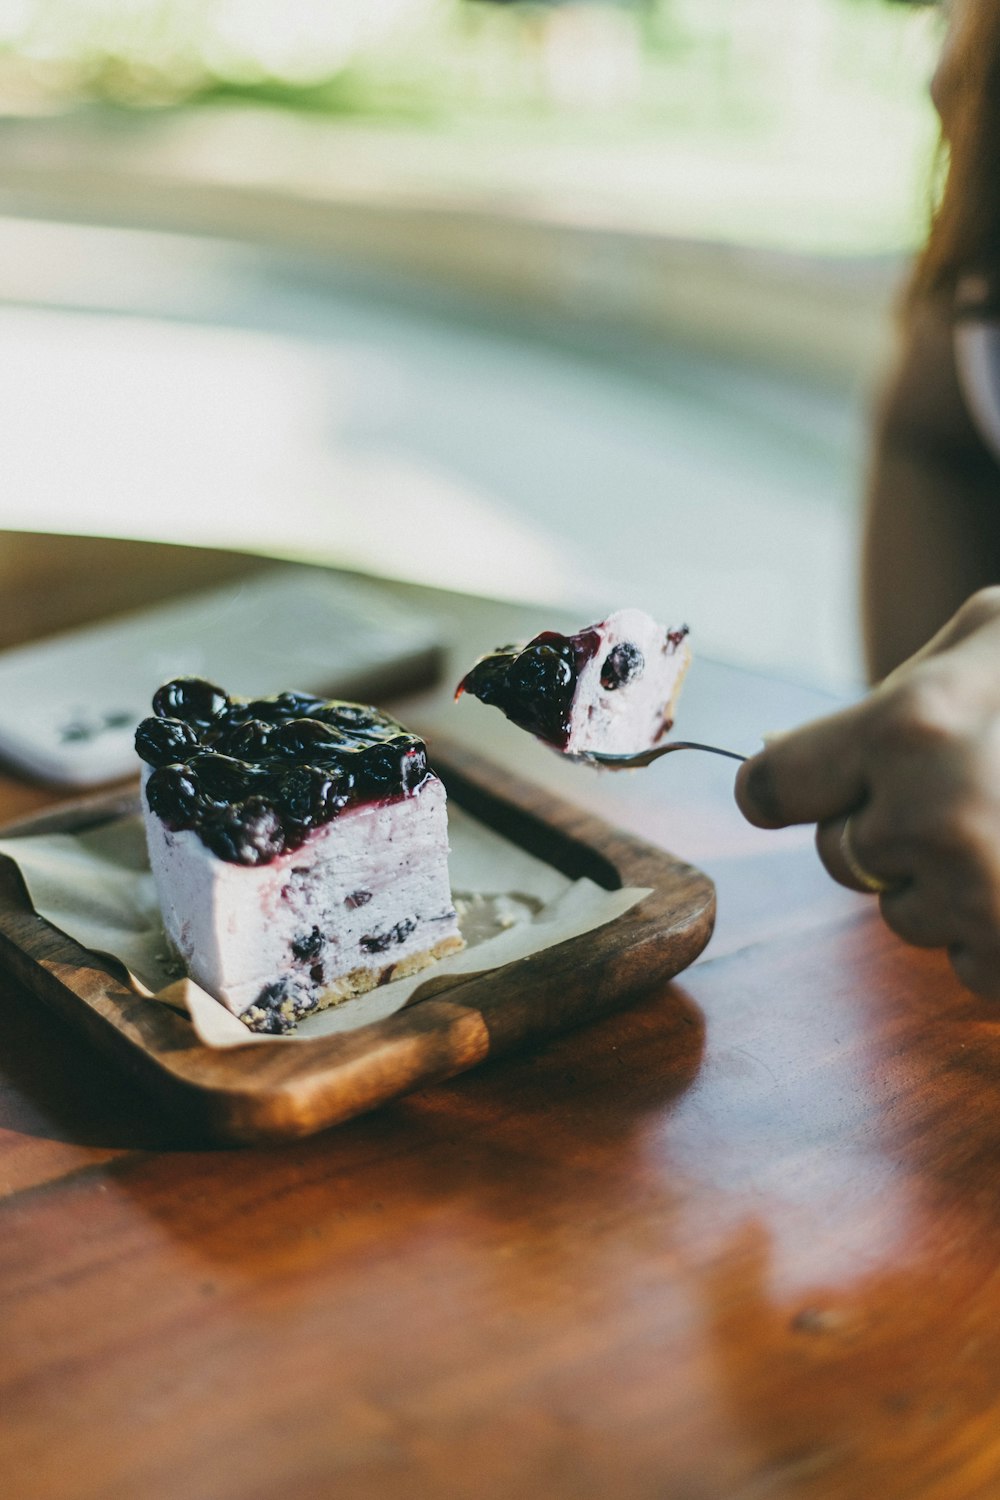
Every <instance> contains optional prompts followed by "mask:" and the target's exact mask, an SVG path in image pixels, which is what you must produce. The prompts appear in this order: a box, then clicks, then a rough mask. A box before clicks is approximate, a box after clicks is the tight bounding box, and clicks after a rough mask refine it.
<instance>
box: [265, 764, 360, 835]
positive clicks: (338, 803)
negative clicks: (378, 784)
mask: <svg viewBox="0 0 1000 1500" xmlns="http://www.w3.org/2000/svg"><path fill="white" fill-rule="evenodd" d="M272 786H273V795H274V799H275V802H276V804H277V806H278V807H279V809H280V810H281V814H282V816H283V818H284V820H285V822H286V823H287V824H288V825H290V827H291V828H292V829H294V830H305V829H309V828H318V827H320V826H321V825H322V824H323V823H329V821H330V819H331V818H333V817H336V815H337V813H338V812H340V811H341V809H342V808H344V807H346V806H347V804H348V802H349V801H350V798H351V792H352V790H353V787H354V777H353V776H352V775H351V773H350V771H342V770H337V769H328V768H324V767H322V766H294V767H292V769H291V770H289V771H285V772H284V774H283V775H279V776H277V777H275V778H274V779H273V780H272Z"/></svg>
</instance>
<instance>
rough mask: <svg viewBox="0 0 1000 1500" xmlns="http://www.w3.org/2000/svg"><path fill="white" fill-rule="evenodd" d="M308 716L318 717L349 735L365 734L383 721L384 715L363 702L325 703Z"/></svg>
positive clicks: (377, 727) (378, 726)
mask: <svg viewBox="0 0 1000 1500" xmlns="http://www.w3.org/2000/svg"><path fill="white" fill-rule="evenodd" d="M310 718H313V719H320V720H322V722H323V723H324V724H331V725H332V726H333V728H334V729H340V730H342V731H344V733H346V734H350V735H355V734H360V735H367V734H369V733H370V732H371V731H372V730H373V729H374V730H377V729H379V728H380V727H381V726H382V725H383V724H384V723H385V715H384V714H380V713H379V711H378V709H377V708H371V707H370V706H369V705H368V704H365V703H338V702H331V703H325V704H324V705H323V707H322V708H319V709H316V710H315V712H313V713H312V714H310Z"/></svg>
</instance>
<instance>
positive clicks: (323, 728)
mask: <svg viewBox="0 0 1000 1500" xmlns="http://www.w3.org/2000/svg"><path fill="white" fill-rule="evenodd" d="M344 744H345V738H344V735H343V733H342V732H341V731H340V730H338V729H335V728H334V727H333V725H331V724H324V723H323V722H322V720H320V719H288V720H287V721H286V722H285V723H284V724H281V725H279V726H278V728H276V729H275V730H274V733H273V735H272V738H271V748H272V749H273V751H274V752H275V753H276V754H278V755H286V756H288V758H289V759H290V760H302V759H303V757H304V758H306V759H308V760H315V759H322V757H323V754H324V752H330V751H332V752H334V753H336V752H337V751H340V750H343V748H344Z"/></svg>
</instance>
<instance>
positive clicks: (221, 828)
mask: <svg viewBox="0 0 1000 1500" xmlns="http://www.w3.org/2000/svg"><path fill="white" fill-rule="evenodd" d="M199 831H200V833H201V837H202V839H203V840H204V842H205V843H206V844H207V845H208V847H209V849H211V850H212V853H213V854H217V855H218V856H219V858H220V859H225V860H228V861H229V862H230V863H231V864H236V865H267V864H270V862H271V860H272V859H277V857H278V855H279V854H283V853H284V850H285V832H284V829H283V828H282V826H281V819H280V818H279V817H278V814H277V813H276V812H275V810H274V808H273V807H272V806H271V805H270V803H268V802H266V801H265V800H264V798H263V797H248V798H247V799H246V801H245V802H236V803H233V804H232V805H231V806H230V807H221V808H218V809H217V810H215V811H214V812H213V813H212V814H211V815H209V816H208V817H206V818H205V819H203V821H202V825H201V828H200V830H199Z"/></svg>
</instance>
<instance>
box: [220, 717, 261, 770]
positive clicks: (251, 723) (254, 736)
mask: <svg viewBox="0 0 1000 1500" xmlns="http://www.w3.org/2000/svg"><path fill="white" fill-rule="evenodd" d="M273 734H274V726H273V725H272V724H267V723H265V722H264V720H263V719H237V720H235V721H233V722H229V723H224V724H223V725H222V728H221V729H220V730H219V732H218V733H217V734H216V735H215V737H214V738H213V740H212V748H213V749H214V750H218V751H220V752H221V753H222V754H223V755H231V756H232V757H233V758H234V760H244V761H247V760H249V761H260V760H263V759H264V757H265V756H266V755H267V754H268V753H269V751H270V748H271V738H272V735H273Z"/></svg>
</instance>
